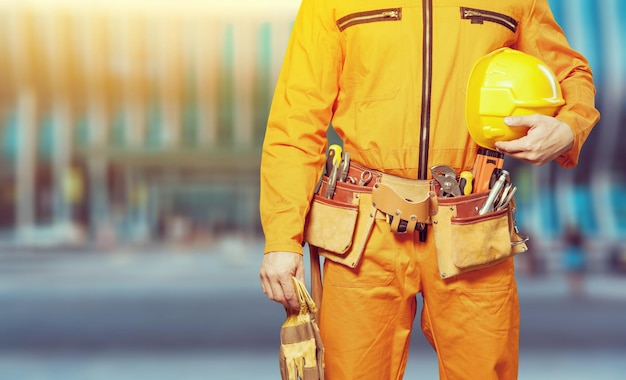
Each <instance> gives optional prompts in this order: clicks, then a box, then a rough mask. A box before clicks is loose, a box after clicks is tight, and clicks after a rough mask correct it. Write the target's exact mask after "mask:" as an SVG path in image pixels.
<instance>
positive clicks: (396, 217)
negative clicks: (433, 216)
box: [372, 183, 430, 234]
mask: <svg viewBox="0 0 626 380" xmlns="http://www.w3.org/2000/svg"><path fill="white" fill-rule="evenodd" d="M372 203H373V206H374V207H376V208H377V209H378V210H380V211H382V212H383V213H385V214H386V215H387V220H388V222H389V224H390V228H391V231H392V232H394V233H397V234H403V233H413V232H415V230H417V231H422V230H424V229H425V225H426V223H428V221H429V219H430V195H429V194H426V195H425V198H424V199H422V200H419V201H417V202H415V201H413V200H410V199H405V198H403V197H402V196H401V195H400V194H398V193H397V192H396V191H395V190H394V189H393V188H392V187H390V186H388V185H385V184H384V183H377V184H375V185H374V188H373V189H372Z"/></svg>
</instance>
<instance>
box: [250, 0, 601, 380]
mask: <svg viewBox="0 0 626 380" xmlns="http://www.w3.org/2000/svg"><path fill="white" fill-rule="evenodd" d="M501 47H512V48H514V49H518V50H521V51H524V52H526V53H529V54H531V55H534V56H536V57H538V58H540V59H542V60H543V61H544V62H546V64H548V65H549V66H550V67H551V68H552V70H553V71H554V72H555V74H556V75H557V78H558V79H559V81H560V84H561V88H562V92H563V97H564V99H565V101H566V104H565V105H564V106H563V107H562V108H561V110H560V111H559V113H558V115H557V116H556V117H557V119H559V120H562V121H564V122H565V123H567V124H568V125H569V126H570V127H571V128H572V131H573V133H574V144H573V147H572V148H571V149H570V150H569V151H568V152H566V153H565V154H563V155H562V156H561V157H559V158H558V159H557V162H558V163H559V164H560V165H562V166H563V167H572V166H575V165H576V163H577V161H578V155H579V152H580V149H581V146H582V144H583V142H584V141H585V139H586V138H587V136H588V134H589V133H590V131H591V128H592V127H593V125H594V124H595V122H596V121H597V120H598V117H599V115H598V112H597V110H596V109H595V108H594V95H595V89H594V86H593V82H592V74H591V71H590V69H589V66H588V63H587V61H586V60H585V58H584V57H583V56H581V55H580V54H578V53H577V52H575V51H573V50H572V49H571V48H570V47H569V45H568V43H567V41H566V38H565V36H564V35H563V33H562V31H561V29H560V27H559V26H558V25H557V23H556V22H555V21H554V18H553V15H552V12H551V10H550V8H549V5H548V2H547V0H510V1H506V2H501V1H486V0H465V1H455V0H424V1H409V0H393V1H382V0H344V1H337V0H303V2H302V5H301V8H300V11H299V12H298V15H297V17H296V21H295V24H294V26H293V31H292V35H291V39H290V42H289V46H288V50H287V53H286V56H285V60H284V63H283V67H282V70H281V74H280V77H279V81H278V83H277V87H276V91H275V95H274V99H273V103H272V107H271V111H270V115H269V120H268V125H267V131H266V136H265V141H264V146H263V155H262V161H261V201H260V211H261V221H262V225H263V228H264V233H265V238H266V245H265V253H268V252H274V251H287V252H295V253H300V254H301V253H302V240H303V226H304V221H305V217H306V215H307V212H308V210H309V204H310V201H311V198H312V196H313V191H314V188H315V186H316V184H317V182H318V179H319V177H320V175H321V173H322V170H323V165H324V161H325V151H326V148H327V141H326V131H327V128H328V126H329V123H332V126H333V127H334V128H335V130H336V131H337V133H338V135H339V136H340V137H341V139H342V140H343V142H344V150H345V151H348V152H350V154H351V158H352V160H353V161H355V162H358V163H360V164H362V165H364V166H366V167H369V168H373V169H376V170H380V171H382V172H385V173H389V174H393V175H398V176H401V177H406V178H420V179H426V178H427V177H428V174H429V171H428V170H427V169H428V168H430V167H431V166H432V165H434V164H445V165H449V166H452V167H453V168H455V169H456V170H457V172H460V171H462V170H469V169H471V166H472V164H473V162H474V158H475V155H476V150H477V146H476V145H475V144H474V143H473V142H472V140H471V139H470V137H469V134H468V132H467V127H466V122H465V116H464V104H465V97H466V85H467V81H468V77H469V73H470V70H471V68H472V65H473V64H474V62H475V61H476V60H478V59H479V58H480V57H482V56H483V55H485V54H487V53H489V52H491V51H493V50H495V49H498V48H501ZM431 232H432V229H429V234H428V236H427V239H426V242H420V241H419V239H418V238H417V235H418V234H417V233H415V234H414V235H395V234H393V233H392V232H390V231H389V225H388V224H387V223H386V222H385V221H384V220H378V221H377V224H376V226H375V229H374V231H373V233H372V235H371V238H370V240H369V241H368V244H367V247H366V251H365V253H364V255H363V258H362V260H361V262H360V264H359V266H358V267H357V268H355V269H350V268H347V267H343V266H341V265H339V264H335V263H330V262H329V261H328V260H327V261H326V263H325V268H324V294H323V300H322V307H321V310H322V312H321V321H320V324H321V332H322V337H323V340H324V343H325V347H326V355H325V360H326V375H327V379H330V380H345V379H376V380H380V379H399V378H402V375H403V372H404V368H405V362H406V359H407V354H408V344H409V337H410V333H411V327H412V323H413V319H414V316H415V313H416V299H415V296H416V294H417V293H420V292H421V293H422V295H423V297H424V309H423V311H422V319H421V322H422V329H423V332H424V334H425V335H426V337H427V338H428V340H429V341H430V342H431V344H432V345H433V347H434V348H435V350H436V351H437V353H438V357H439V367H440V376H441V378H442V379H461V378H471V379H481V380H485V379H494V378H499V379H514V378H516V377H517V358H518V336H519V306H518V302H517V289H516V285H515V280H514V276H513V273H514V269H513V261H512V260H508V261H505V262H503V263H500V264H497V265H495V266H492V267H489V268H487V269H481V270H477V271H474V272H470V273H466V274H463V275H460V276H458V277H455V278H453V279H449V280H442V279H441V278H440V277H439V272H438V270H437V264H436V254H435V252H436V250H435V246H434V238H433V236H432V233H431Z"/></svg>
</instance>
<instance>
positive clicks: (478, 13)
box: [461, 7, 517, 33]
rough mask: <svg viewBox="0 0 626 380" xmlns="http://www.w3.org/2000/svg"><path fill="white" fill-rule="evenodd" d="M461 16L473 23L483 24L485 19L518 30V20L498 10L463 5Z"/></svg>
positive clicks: (514, 30)
mask: <svg viewBox="0 0 626 380" xmlns="http://www.w3.org/2000/svg"><path fill="white" fill-rule="evenodd" d="M461 18H462V19H464V20H470V21H471V22H472V24H482V23H483V22H484V21H490V22H495V23H496V24H500V25H502V26H504V27H506V28H507V29H509V30H510V31H512V32H513V33H515V32H516V31H517V20H515V19H514V18H512V17H509V16H507V15H505V14H502V13H498V12H493V11H487V10H484V9H475V8H467V7H461Z"/></svg>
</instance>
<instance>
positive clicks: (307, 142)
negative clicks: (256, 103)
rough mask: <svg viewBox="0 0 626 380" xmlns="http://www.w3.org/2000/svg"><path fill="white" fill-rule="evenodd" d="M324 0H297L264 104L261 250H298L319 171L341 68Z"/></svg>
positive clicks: (336, 36) (334, 29)
mask: <svg viewBox="0 0 626 380" xmlns="http://www.w3.org/2000/svg"><path fill="white" fill-rule="evenodd" d="M326 3H327V1H326V0H303V2H302V4H301V6H300V10H299V11H298V15H297V16H296V20H295V23H294V26H293V30H292V33H291V37H290V40H289V45H288V48H287V53H286V55H285V59H284V62H283V66H282V68H281V72H280V75H279V79H278V83H277V85H276V89H275V93H274V98H273V101H272V107H271V109H270V114H269V119H268V123H267V129H266V132H265V140H264V143H263V150H262V157H261V183H260V186H261V188H260V194H261V198H260V216H261V224H262V226H263V231H264V234H265V249H264V252H265V253H268V252H274V251H287V252H296V253H302V232H303V229H304V220H305V218H306V214H307V212H308V209H309V203H310V200H311V198H312V197H313V191H314V189H315V186H316V184H317V182H318V180H319V177H320V175H321V173H322V170H323V166H324V161H325V150H326V145H327V140H326V132H327V130H328V126H329V123H330V120H331V118H332V111H333V105H334V102H335V99H336V97H337V93H338V81H339V74H340V70H341V65H340V61H341V48H340V41H339V31H338V29H337V27H336V25H335V23H334V19H333V17H332V13H331V11H330V10H329V8H328V7H327V6H326Z"/></svg>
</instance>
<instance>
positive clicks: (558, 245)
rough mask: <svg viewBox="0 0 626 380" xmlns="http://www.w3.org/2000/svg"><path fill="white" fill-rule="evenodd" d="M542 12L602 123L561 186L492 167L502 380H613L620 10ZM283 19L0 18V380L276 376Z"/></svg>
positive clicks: (623, 257)
mask: <svg viewBox="0 0 626 380" xmlns="http://www.w3.org/2000/svg"><path fill="white" fill-rule="evenodd" d="M550 3H551V5H552V7H553V11H554V13H555V16H556V18H557V20H558V21H559V23H560V24H561V26H562V27H563V29H564V30H565V32H566V34H567V35H568V38H569V41H570V43H571V45H572V46H573V47H574V48H576V49H577V50H579V51H581V52H582V53H583V54H585V55H586V57H588V59H589V61H590V64H591V67H592V69H593V71H594V74H595V81H596V87H597V89H598V93H597V97H596V99H597V106H598V108H599V109H600V112H601V114H602V119H601V121H600V123H599V124H598V126H597V127H596V128H595V130H594V131H593V133H592V134H591V136H590V138H589V140H588V142H587V143H586V145H585V147H584V149H583V151H582V154H581V159H580V164H579V166H578V167H577V168H575V169H568V170H564V169H561V168H560V167H558V166H557V165H545V166H542V167H531V166H529V165H526V164H521V163H519V162H514V161H513V160H511V161H510V162H507V166H509V169H510V171H511V172H512V175H513V178H514V179H515V182H516V184H517V186H518V188H519V189H518V193H517V194H518V195H517V199H518V206H519V212H518V214H517V216H518V226H519V228H520V230H521V231H522V232H523V233H525V234H528V235H530V236H531V241H530V248H531V249H530V251H529V252H528V253H526V254H524V255H522V256H519V257H518V258H516V260H517V263H518V281H519V287H520V299H521V303H522V342H521V348H522V352H521V369H520V378H521V379H544V378H564V377H568V378H570V379H586V378H590V377H591V376H594V378H595V379H617V378H619V379H623V378H626V365H624V364H621V359H619V358H621V357H623V355H624V354H626V328H625V327H624V325H623V322H622V321H623V318H624V315H626V276H625V275H626V243H624V238H625V236H626V176H625V174H626V153H625V151H624V150H622V147H623V146H624V145H625V144H626V138H625V137H624V135H623V134H622V133H620V132H621V130H622V129H623V128H621V126H622V124H623V123H624V122H626V111H625V110H626V96H625V95H626V94H625V92H626V77H625V73H626V47H625V46H624V43H623V41H624V40H625V38H626V32H624V28H623V27H621V24H622V23H624V22H625V21H626V2H624V1H621V0H602V1H593V0H567V1H565V0H550ZM298 5H299V2H298V1H297V0H267V1H264V2H258V1H256V2H255V1H249V0H248V1H247V0H231V1H229V2H222V1H216V0H179V1H171V0H169V1H168V0H136V1H133V2H126V1H121V0H119V1H118V0H109V1H105V0H90V1H78V0H20V1H17V0H13V1H10V0H0V73H2V76H1V78H2V79H1V80H0V310H2V312H1V313H0V379H104V378H106V379H143V378H151V379H174V378H184V379H208V378H210V379H239V378H248V377H250V376H255V377H256V378H262V379H276V378H278V377H279V376H278V372H277V371H278V367H277V365H276V364H277V359H276V355H277V349H278V344H279V343H278V330H279V328H280V324H281V323H282V320H283V318H284V316H283V311H282V310H280V307H279V306H278V305H274V304H272V303H271V302H269V301H267V300H266V299H265V298H264V297H265V296H264V295H263V294H262V293H261V291H260V287H259V285H258V275H257V271H258V266H259V264H260V260H261V255H262V248H263V241H262V234H261V229H260V224H259V218H258V197H259V191H258V181H259V174H258V169H259V162H260V150H261V144H262V139H263V135H264V129H265V122H266V118H267V114H268V111H269V106H270V102H271V96H272V93H273V88H274V84H275V82H276V79H277V76H278V71H279V69H280V64H281V62H282V59H283V55H284V51H285V47H286V44H287V40H288V38H289V31H290V28H291V24H292V22H293V19H294V17H295V13H296V11H297V8H298ZM329 139H330V140H331V142H338V139H337V137H336V135H335V134H334V133H332V130H331V131H330V133H329ZM415 335H416V336H415V337H414V341H415V342H414V344H413V348H412V359H411V362H410V364H409V368H408V370H407V376H406V377H407V378H411V376H414V375H415V374H421V375H422V377H421V378H433V379H434V378H437V375H436V361H435V360H436V359H435V357H434V354H433V353H432V351H431V350H430V348H429V347H427V345H426V343H425V341H424V340H423V338H422V337H421V334H419V329H418V333H416V334H415ZM546 352H549V354H548V355H546ZM246 363H247V364H246ZM568 371H569V372H568ZM564 374H567V375H564Z"/></svg>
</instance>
